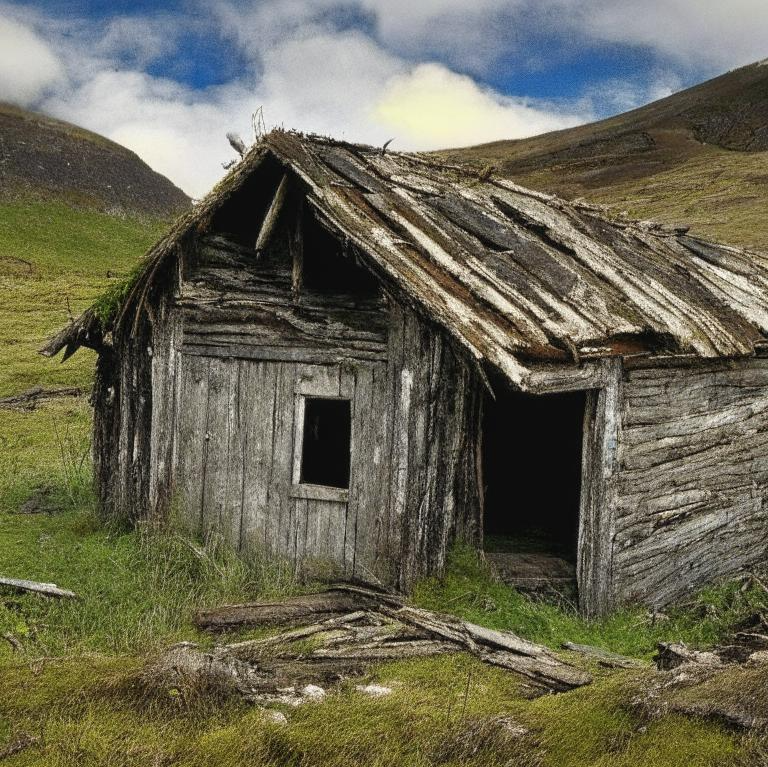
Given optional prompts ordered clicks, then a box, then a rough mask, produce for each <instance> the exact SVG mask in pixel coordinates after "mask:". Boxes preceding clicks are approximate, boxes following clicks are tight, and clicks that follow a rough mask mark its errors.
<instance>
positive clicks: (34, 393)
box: [0, 386, 85, 410]
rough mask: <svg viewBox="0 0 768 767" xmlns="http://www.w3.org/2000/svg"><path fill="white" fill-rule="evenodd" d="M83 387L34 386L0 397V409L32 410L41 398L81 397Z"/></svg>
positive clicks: (83, 392) (83, 391)
mask: <svg viewBox="0 0 768 767" xmlns="http://www.w3.org/2000/svg"><path fill="white" fill-rule="evenodd" d="M84 394H85V390H84V389H79V388H76V387H69V388H66V389H43V387H42V386H35V387H34V388H32V389H29V390H28V391H25V392H23V393H22V394H15V395H13V396H12V397H2V398H0V410H34V409H35V407H36V405H37V403H38V402H40V401H41V400H48V399H60V398H61V397H82V396H83V395H84Z"/></svg>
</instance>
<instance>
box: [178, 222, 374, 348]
mask: <svg viewBox="0 0 768 767" xmlns="http://www.w3.org/2000/svg"><path fill="white" fill-rule="evenodd" d="M273 250H274V252H271V251H268V252H267V253H265V254H262V255H261V256H260V257H258V258H257V256H256V254H255V252H254V251H252V250H248V249H245V248H242V247H240V246H237V245H235V244H233V243H230V242H227V240H225V239H224V238H221V237H215V238H208V239H205V238H204V239H203V241H202V242H201V244H200V246H199V247H198V249H197V253H196V257H195V258H194V259H191V260H190V263H189V265H188V269H187V275H186V279H185V281H184V283H183V285H182V290H181V296H180V298H179V301H178V304H179V306H180V307H181V308H182V312H183V317H184V339H183V342H184V344H185V345H186V346H187V347H188V348H189V347H191V346H193V347H195V351H196V352H197V353H200V351H202V350H204V349H205V347H213V348H215V350H216V351H215V352H214V354H215V355H216V356H226V348H227V347H237V348H238V349H241V350H242V349H247V348H248V347H251V348H253V347H256V348H258V347H263V346H267V347H276V348H280V347H282V348H285V349H286V350H296V349H312V350H319V351H322V350H330V351H336V352H337V353H338V354H340V355H341V354H342V353H343V356H347V357H355V356H361V357H362V358H371V357H373V356H376V355H379V356H383V354H384V352H385V351H386V341H387V323H388V315H387V311H386V309H385V308H384V307H383V306H382V304H381V303H380V301H378V300H370V299H366V300H355V298H354V297H352V296H341V295H328V296H324V295H322V294H317V293H314V294H312V293H307V292H302V293H301V294H297V293H295V292H294V290H293V287H292V266H291V261H290V258H288V257H287V255H285V254H283V252H282V250H281V249H280V248H277V247H276V248H274V249H273ZM203 353H204V351H203ZM233 356H246V357H248V356H255V355H254V354H253V352H251V353H250V354H249V353H248V352H245V353H238V354H236V355H233Z"/></svg>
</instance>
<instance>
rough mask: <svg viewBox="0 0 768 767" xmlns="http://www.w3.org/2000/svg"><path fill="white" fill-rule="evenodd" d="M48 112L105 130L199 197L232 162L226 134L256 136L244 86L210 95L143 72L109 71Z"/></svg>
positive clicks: (49, 104)
mask: <svg viewBox="0 0 768 767" xmlns="http://www.w3.org/2000/svg"><path fill="white" fill-rule="evenodd" d="M43 106H44V108H45V109H46V111H48V112H50V113H51V114H53V115H55V116H57V117H62V118H64V119H67V120H69V121H72V122H75V123H77V124H79V125H83V126H86V127H87V128H89V129H91V130H94V131H96V132H97V133H101V134H103V135H105V136H107V137H108V138H110V139H112V140H113V141H116V142H118V143H120V144H123V145H124V146H126V147H128V148H129V149H131V150H133V151H134V152H136V153H137V154H138V155H139V156H140V157H141V158H142V159H144V160H145V161H146V162H147V163H148V164H149V165H150V166H151V167H152V168H154V169H155V170H157V171H158V172H160V173H162V174H163V175H165V176H168V178H170V179H171V180H172V181H173V182H174V183H176V184H178V185H179V186H180V187H181V188H182V189H184V190H185V191H186V192H188V193H189V194H191V195H193V196H196V197H199V196H201V195H202V194H204V193H205V192H206V191H207V190H208V189H209V188H210V187H211V186H212V185H213V184H214V183H215V182H216V181H217V180H218V178H220V177H221V175H222V173H223V170H222V167H221V163H222V161H224V160H227V159H230V158H231V154H232V153H231V150H230V149H229V147H228V145H227V143H226V139H225V138H224V136H225V133H226V131H228V130H239V131H241V132H242V133H243V135H244V136H246V137H247V136H248V133H247V129H248V125H249V119H250V114H251V112H252V111H253V107H252V101H251V94H250V92H249V91H248V90H247V89H245V88H243V87H241V86H227V87H222V88H218V89H211V90H209V91H207V92H204V93H202V94H200V93H196V92H194V91H191V90H190V89H188V88H185V87H184V86H181V85H179V84H178V83H174V82H172V81H170V80H163V79H159V78H153V77H151V76H150V75H147V74H145V73H141V72H135V71H127V72H116V71H103V72H100V73H99V74H97V75H96V76H94V77H93V78H91V79H89V80H88V81H87V82H84V83H82V84H81V85H79V86H78V87H75V88H74V89H72V90H71V91H69V92H67V93H65V94H63V95H61V96H57V97H55V98H50V99H48V100H46V101H45V102H43Z"/></svg>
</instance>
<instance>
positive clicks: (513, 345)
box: [44, 132, 768, 614]
mask: <svg viewBox="0 0 768 767" xmlns="http://www.w3.org/2000/svg"><path fill="white" fill-rule="evenodd" d="M767 333H768V257H766V256H762V255H758V254H754V253H747V252H744V251H741V250H737V249H734V248H728V247H724V246H719V245H713V244H710V243H705V242H702V241H700V240H698V239H695V238H693V237H690V236H688V234H687V233H686V232H685V230H682V229H680V230H665V229H663V228H661V227H658V226H654V225H651V224H643V223H637V222H627V221H624V220H619V221H611V220H609V219H608V218H606V216H605V215H604V214H603V213H602V212H601V211H600V210H598V209H596V208H593V207H590V206H587V205H583V204H578V203H568V202H564V201H562V200H559V199H556V198H554V197H550V196H547V195H544V194H539V193H536V192H532V191H528V190H526V189H523V188H520V187H518V186H516V185H515V184H514V183H511V182H510V181H506V180H503V179H499V178H495V177H494V176H493V175H491V174H489V173H487V172H484V173H482V172H481V173H477V172H473V171H471V170H467V169H461V168H456V167H447V166H444V165H441V164H439V163H438V162H436V161H432V160H430V159H428V158H425V157H424V156H420V155H410V154H397V153H391V152H383V151H382V150H380V149H373V148H370V147H363V146H357V145H350V144H346V143H341V142H336V141H332V140H328V139H321V138H317V137H306V136H302V135H300V134H294V133H288V132H273V133H270V134H268V135H267V136H265V137H264V138H263V139H262V140H261V141H260V142H259V143H258V144H257V145H256V146H255V147H254V148H252V149H251V150H250V151H249V152H248V154H247V155H246V156H245V158H244V159H243V160H242V161H241V162H240V163H239V164H238V165H237V166H236V167H235V168H234V169H233V170H232V171H231V172H230V173H229V175H228V176H227V177H226V179H225V180H224V181H223V182H222V183H220V184H219V185H218V186H217V187H216V188H215V189H214V190H213V191H212V192H211V193H210V195H209V196H208V197H207V198H206V199H205V200H203V201H202V202H201V203H200V204H199V205H197V206H196V207H195V208H194V210H193V211H192V212H191V213H190V214H188V215H186V216H185V217H184V218H183V219H182V220H180V221H179V222H178V223H177V224H176V226H175V227H174V228H173V229H172V230H171V231H170V232H169V233H168V235H167V236H166V237H165V238H163V239H162V240H161V241H160V242H159V243H158V244H157V245H156V246H155V247H154V248H153V249H152V250H151V251H150V253H149V254H148V256H147V258H146V262H145V264H144V266H143V269H142V270H141V272H140V274H139V276H138V278H137V279H135V281H134V282H133V283H132V284H131V286H130V288H129V289H128V290H127V294H126V295H125V296H124V298H123V300H122V301H121V302H120V304H119V306H118V307H117V308H116V310H115V311H112V312H110V309H109V307H105V306H104V304H103V302H102V304H101V305H100V306H97V307H94V308H93V309H91V310H88V311H87V312H86V313H85V314H84V315H83V316H82V317H81V318H80V319H79V320H77V321H76V322H75V323H73V324H72V325H70V326H69V327H68V328H66V329H65V330H64V331H62V333H61V334H60V335H59V336H58V337H57V338H55V339H53V341H52V342H51V343H50V344H49V345H48V346H47V347H46V349H45V350H44V353H46V354H49V355H53V354H56V353H58V352H59V351H61V350H62V349H65V350H66V351H65V358H66V356H69V355H70V354H72V353H73V352H74V351H75V350H76V349H77V348H78V347H79V346H87V347H90V348H93V349H95V350H96V351H97V352H98V354H99V362H98V370H97V380H96V384H95V391H94V406H95V425H94V457H95V466H96V477H97V485H98V493H99V499H100V503H101V506H102V509H103V512H104V514H105V515H109V516H112V517H119V518H122V519H129V520H130V519H136V518H138V517H142V516H147V515H149V516H156V517H165V516H167V515H169V514H178V515H179V518H180V520H181V522H182V523H183V524H184V525H186V526H187V527H188V528H189V529H190V530H192V531H194V532H196V533H200V534H208V533H210V532H211V531H219V532H220V533H221V534H223V535H224V536H225V537H226V539H227V540H228V541H230V542H231V543H232V544H233V545H234V546H237V547H240V548H242V549H247V550H250V551H257V552H259V551H269V552H272V553H274V554H277V555H282V556H285V557H289V558H291V559H292V560H295V561H296V562H297V563H298V564H307V563H312V562H320V563H323V562H324V563H330V564H332V565H333V567H334V568H335V569H336V572H337V573H338V574H339V575H342V576H345V577H347V578H351V579H359V580H363V581H369V582H380V583H383V584H387V585H390V586H395V587H398V588H401V589H404V590H407V589H408V588H409V586H410V585H411V584H413V582H414V580H415V579H416V578H418V577H420V576H424V575H426V574H431V573H439V572H440V571H441V568H442V567H443V565H444V562H445V557H446V552H447V550H448V548H449V546H450V545H451V544H452V543H453V542H454V541H466V542H468V543H469V544H471V545H472V546H475V547H477V548H482V547H484V546H485V547H488V548H494V547H495V548H502V549H503V548H507V549H508V550H510V551H512V552H515V551H521V552H534V553H539V554H545V555H551V556H553V557H557V558H559V560H561V561H565V562H570V563H572V566H573V567H574V569H575V570H576V572H577V579H578V591H579V599H580V604H581V606H582V609H583V610H584V611H586V612H587V613H591V614H598V613H602V612H605V611H606V610H608V609H610V608H611V607H612V606H613V605H614V604H616V603H618V602H621V601H624V600H641V601H644V602H646V603H653V604H659V605H660V604H663V603H665V602H668V601H669V600H671V599H672V598H675V597H677V596H678V595H680V594H681V593H682V592H683V591H685V590H687V589H690V588H692V587H695V586H698V585H701V584H703V583H705V582H707V581H709V580H711V579H713V578H715V577H718V576H722V575H725V574H728V573H731V572H733V571H735V570H737V569H738V568H741V567H745V566H748V565H750V564H752V563H754V562H755V561H757V560H759V559H761V558H764V557H765V556H766V553H767V552H768V510H767V509H766V479H767V478H768V359H766V358H764V355H765V353H766V349H767V346H766V344H767V343H768V341H767V338H766V334H767Z"/></svg>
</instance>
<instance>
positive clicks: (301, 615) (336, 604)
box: [194, 585, 402, 631]
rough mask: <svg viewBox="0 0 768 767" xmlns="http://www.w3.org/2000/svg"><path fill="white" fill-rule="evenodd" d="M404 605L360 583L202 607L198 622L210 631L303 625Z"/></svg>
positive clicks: (197, 616)
mask: <svg viewBox="0 0 768 767" xmlns="http://www.w3.org/2000/svg"><path fill="white" fill-rule="evenodd" d="M382 603H384V604H388V605H393V606H398V605H402V600H401V599H400V598H399V597H397V596H394V595H389V594H380V593H378V592H376V591H372V590H369V589H364V588H360V587H357V586H346V585H343V586H333V587H331V588H330V589H328V590H327V591H322V592H320V593H317V594H302V595H300V596H296V597H288V598H287V599H282V600H280V601H275V602H250V603H247V604H240V605H224V606H222V607H213V608H209V609H204V610H198V611H197V613H196V614H195V616H194V622H195V625H196V626H197V627H198V628H201V629H207V630H208V631H228V630H230V629H236V628H238V629H239V628H245V627H257V626H299V625H302V624H306V623H308V622H309V621H314V622H319V621H323V620H326V619H329V618H338V617H341V616H342V615H346V614H348V613H353V612H357V611H359V610H368V609H376V607H377V605H380V604H382Z"/></svg>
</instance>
